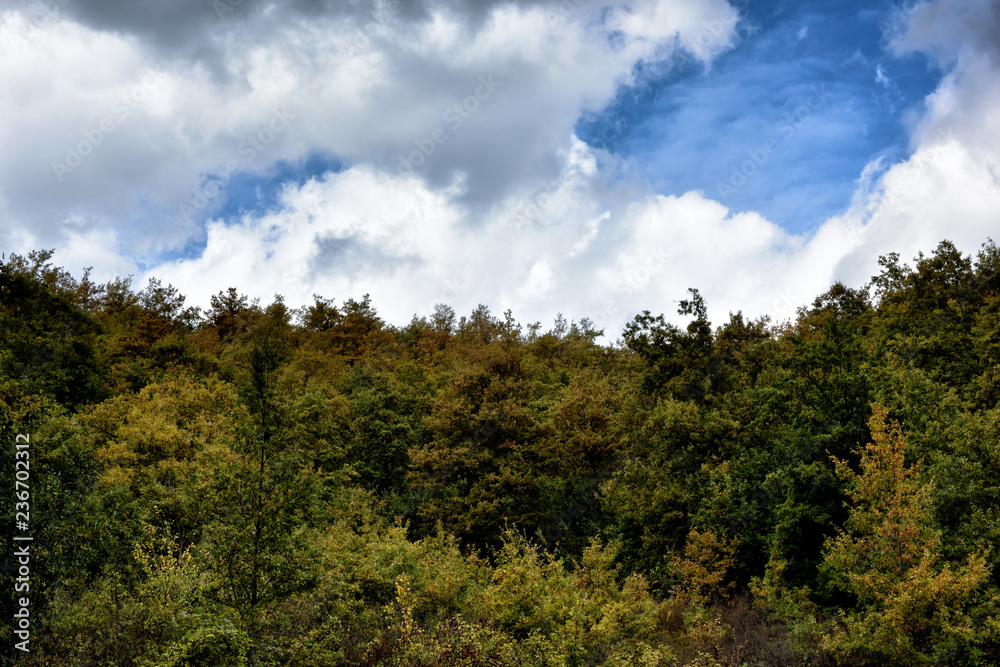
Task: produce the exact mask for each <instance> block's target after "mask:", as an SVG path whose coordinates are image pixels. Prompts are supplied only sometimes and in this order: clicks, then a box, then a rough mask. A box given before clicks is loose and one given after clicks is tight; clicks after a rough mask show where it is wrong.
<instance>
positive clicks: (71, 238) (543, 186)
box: [0, 0, 1000, 341]
mask: <svg viewBox="0 0 1000 667" xmlns="http://www.w3.org/2000/svg"><path fill="white" fill-rule="evenodd" d="M4 7H5V8H4V9H0V148H2V150H0V249H2V250H3V252H5V253H11V252H16V253H21V254H24V253H27V252H28V251H30V250H33V249H54V250H55V253H56V254H55V257H54V260H55V262H56V263H57V264H59V265H61V266H64V267H65V268H67V269H68V270H70V271H71V272H72V273H74V274H75V275H77V276H79V275H81V274H82V271H83V269H84V267H93V271H92V278H93V279H97V280H110V279H112V278H114V277H116V276H127V275H130V276H132V277H133V285H134V286H135V287H136V288H137V289H138V288H141V287H142V286H143V285H144V284H145V283H146V282H147V281H148V280H149V279H150V278H151V277H157V278H159V279H161V280H162V281H163V283H164V284H167V283H169V284H172V285H173V286H175V287H177V288H178V289H179V290H180V291H181V292H182V293H183V294H185V295H186V296H187V299H188V304H189V305H199V306H203V307H205V306H207V305H208V302H209V299H210V297H211V295H212V294H214V293H217V292H219V291H222V290H225V289H226V288H228V287H236V288H237V289H238V290H239V291H240V292H241V293H245V294H247V295H249V296H251V297H253V298H259V299H260V300H261V303H262V304H267V303H270V302H271V301H272V300H273V299H274V298H275V295H279V294H280V295H281V296H282V297H283V298H284V299H285V302H286V303H287V304H289V305H290V306H293V307H296V306H301V305H305V304H307V303H311V302H312V299H313V295H321V296H323V297H326V298H333V299H336V300H338V301H343V300H346V299H348V298H354V299H360V298H361V297H362V296H363V295H365V294H370V295H371V300H372V304H373V305H374V306H375V308H376V309H377V310H378V312H379V314H380V315H381V316H382V317H383V318H384V319H385V320H387V321H388V322H390V323H392V324H396V325H405V324H406V323H408V322H409V321H410V320H411V318H413V317H414V316H417V317H423V316H429V315H430V314H431V313H432V312H433V309H434V306H435V304H438V303H444V304H447V305H450V306H451V307H453V308H454V309H455V310H456V311H457V312H458V313H459V314H460V315H461V314H468V313H470V312H471V311H472V310H473V309H474V308H475V307H476V306H477V305H478V304H485V305H487V306H488V307H489V308H490V309H491V310H492V311H493V312H494V313H497V314H499V313H502V312H504V311H506V310H508V309H510V310H511V311H512V312H513V315H514V317H515V318H517V319H518V320H519V321H520V322H522V323H529V322H534V321H540V322H542V324H543V325H544V326H547V325H549V324H550V323H552V322H553V320H554V319H555V317H556V316H557V314H560V313H561V314H563V315H564V316H565V317H566V318H567V319H571V320H576V321H579V320H581V319H582V318H589V319H590V320H591V321H592V322H594V323H595V324H596V325H597V327H598V328H602V329H604V330H605V332H606V336H605V338H606V340H608V341H613V340H614V339H615V338H616V337H617V336H618V334H620V332H621V329H622V327H623V326H624V324H625V323H627V322H628V321H630V320H631V319H632V318H633V317H634V316H635V315H636V314H638V313H639V312H641V311H643V310H650V311H652V312H653V313H664V314H666V315H667V317H668V318H669V319H671V320H673V321H679V319H678V317H677V315H676V309H677V304H678V302H679V301H680V300H682V299H684V298H686V296H687V289H688V288H697V289H699V290H700V291H701V293H702V295H703V296H704V297H705V300H706V302H707V304H708V310H709V315H710V317H711V319H712V320H713V322H715V323H716V324H722V323H724V322H725V321H726V320H727V319H728V317H729V315H730V313H733V312H736V311H742V312H743V314H744V315H745V316H746V317H751V318H757V317H763V316H768V317H770V318H771V320H772V321H775V322H780V321H783V320H785V319H788V318H794V316H795V312H796V309H797V308H798V307H800V306H803V305H807V304H809V303H811V301H812V300H813V299H814V298H815V297H816V296H818V295H819V294H821V293H823V292H825V291H826V290H827V289H828V288H829V287H830V285H831V284H832V283H833V282H835V281H838V280H839V281H842V282H844V283H846V284H848V285H850V286H854V287H861V286H863V285H864V284H866V283H867V282H868V281H869V280H870V279H871V277H872V276H873V275H875V274H876V273H877V272H878V263H877V261H878V257H879V255H884V254H887V253H890V252H898V253H899V254H900V256H901V257H902V258H903V259H904V260H909V259H910V258H913V257H914V256H916V255H917V253H919V252H923V253H925V254H929V253H931V252H933V250H934V248H935V247H936V246H937V244H938V243H939V242H940V241H942V240H944V239H948V240H951V241H952V242H954V243H955V244H956V245H957V246H958V247H959V249H961V250H962V251H963V252H965V253H967V254H972V255H975V253H976V252H977V251H978V249H979V248H980V246H981V244H982V243H983V242H985V241H986V240H987V239H988V238H990V237H997V236H998V233H997V231H998V228H1000V3H998V2H996V1H995V0H923V1H921V2H915V3H914V2H893V1H891V0H866V1H864V2H861V1H859V0H843V1H840V2H832V1H830V0H825V1H821V0H798V1H796V0H730V1H728V2H727V1H726V0H633V1H631V2H609V1H604V0H515V1H507V2H494V1H490V0H486V1H477V2H458V1H457V0H339V1H336V2H334V1H332V0H288V1H286V2H280V3H274V2H268V1H267V0H177V1H175V2H171V3H152V2H148V3H147V2H143V3H135V2H128V1H127V0H42V1H36V0H7V2H6V3H5V4H4Z"/></svg>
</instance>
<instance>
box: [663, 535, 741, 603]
mask: <svg viewBox="0 0 1000 667" xmlns="http://www.w3.org/2000/svg"><path fill="white" fill-rule="evenodd" d="M735 551H736V543H735V542H733V541H731V540H727V539H725V538H721V537H718V536H717V535H716V534H715V533H713V532H711V531H704V532H699V531H698V529H697V528H694V527H692V528H691V530H690V531H689V532H688V537H687V542H686V543H685V545H684V556H683V557H681V556H674V558H673V560H672V561H671V570H673V573H674V574H675V575H677V576H678V578H679V579H680V584H679V586H678V589H679V593H680V594H681V595H683V596H686V597H688V598H690V599H691V600H692V601H693V602H695V603H696V604H702V603H705V602H707V601H708V600H709V599H710V598H712V597H722V598H724V597H725V596H726V595H727V593H728V592H729V591H730V590H731V589H732V587H733V584H732V583H730V584H729V585H728V586H722V585H721V584H722V582H723V581H724V580H725V577H726V573H727V572H728V571H729V569H730V568H731V567H732V566H733V564H734V562H735V561H734V558H733V554H734V553H735Z"/></svg>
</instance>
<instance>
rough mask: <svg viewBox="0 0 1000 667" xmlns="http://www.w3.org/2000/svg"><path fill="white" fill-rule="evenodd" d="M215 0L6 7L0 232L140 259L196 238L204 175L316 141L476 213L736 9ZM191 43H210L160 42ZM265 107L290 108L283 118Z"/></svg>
mask: <svg viewBox="0 0 1000 667" xmlns="http://www.w3.org/2000/svg"><path fill="white" fill-rule="evenodd" d="M227 1H229V2H230V4H231V5H233V6H236V5H238V7H236V11H235V12H234V13H233V14H232V15H231V16H230V14H229V13H226V14H225V17H224V18H225V19H226V20H230V19H231V20H232V21H233V22H232V23H222V24H220V23H218V21H220V20H221V19H220V18H219V17H218V16H215V15H213V14H211V13H210V10H209V8H210V7H211V4H210V3H204V2H198V3H196V4H197V5H198V6H197V8H196V7H195V6H194V5H191V6H187V5H190V4H191V3H178V4H177V5H176V6H175V5H170V6H169V7H168V6H167V5H163V6H162V7H161V6H157V7H153V6H152V5H148V3H139V4H136V3H118V2H96V1H93V2H89V1H86V0H79V1H77V0H74V2H64V3H59V2H58V1H57V0H53V2H51V3H50V5H51V6H52V7H54V8H55V9H54V10H53V12H52V14H51V15H47V16H46V17H45V18H44V20H36V19H35V18H34V15H33V14H32V11H29V10H28V9H26V8H27V7H29V5H27V4H23V3H18V4H16V5H15V8H14V9H9V10H6V11H5V12H4V14H3V16H2V19H3V22H2V24H0V78H2V80H3V81H4V82H5V87H6V88H7V90H9V91H10V92H11V94H10V95H8V96H5V97H4V98H3V99H0V112H2V114H3V117H4V118H5V123H4V125H3V129H2V130H0V132H2V133H3V136H2V138H3V139H4V145H5V147H6V148H7V149H8V150H7V151H6V152H5V154H4V155H3V156H2V157H0V183H3V184H4V185H3V195H4V196H5V197H6V199H7V210H8V215H9V222H8V224H7V225H6V226H5V229H4V231H3V238H2V239H0V240H2V241H4V242H5V243H10V242H12V241H13V239H14V238H15V237H17V238H21V237H22V236H23V235H24V230H30V235H31V236H32V237H33V238H34V239H36V240H38V241H39V242H41V241H43V240H44V242H46V243H50V244H56V245H60V246H61V245H63V244H64V242H66V241H67V240H68V236H67V234H68V232H67V228H66V220H67V219H69V218H70V217H73V218H75V219H76V220H78V221H79V223H78V224H81V225H83V226H84V227H85V228H86V229H90V230H96V229H107V228H113V229H115V230H116V232H117V233H116V237H117V239H118V243H119V244H120V248H121V251H122V252H123V253H125V254H128V255H130V256H133V257H136V258H137V259H138V261H140V263H149V262H155V261H156V260H157V258H159V257H163V256H165V255H169V254H170V252H171V251H177V250H179V249H181V248H185V247H190V246H191V244H195V245H197V244H200V243H204V241H205V239H206V238H207V230H206V229H205V228H204V227H203V226H202V223H203V222H204V219H205V218H207V217H208V216H209V215H210V214H211V213H212V211H213V210H218V208H219V207H220V206H221V204H222V203H223V202H224V200H225V193H224V192H223V193H222V194H221V195H220V194H219V193H218V192H216V191H215V189H216V188H217V187H218V184H220V183H221V184H222V187H223V189H224V185H225V182H226V181H227V180H228V178H229V177H231V176H232V175H233V174H236V173H254V172H263V171H266V170H267V169H268V168H269V167H270V166H271V165H274V164H275V163H277V162H279V161H282V160H285V161H295V160H299V159H302V158H303V157H304V156H307V155H309V154H311V153H316V152H321V153H325V154H330V155H334V156H337V157H339V158H341V159H343V160H345V161H347V162H348V163H350V164H371V165H375V166H376V167H377V168H379V169H381V170H383V171H386V172H394V173H396V174H399V175H415V176H417V177H418V178H420V179H423V180H425V181H426V182H428V183H429V184H430V185H431V186H432V187H433V188H445V187H448V186H449V185H450V183H451V182H452V181H453V180H454V179H455V178H456V177H458V176H460V177H461V178H462V179H463V181H464V190H463V192H462V197H463V199H464V203H465V205H467V206H471V207H475V208H476V209H477V210H478V211H479V212H480V213H484V212H485V211H487V210H489V209H490V208H491V207H493V206H494V204H495V203H496V202H497V201H499V200H501V199H503V198H504V197H505V196H506V195H508V194H510V193H511V192H513V191H516V190H518V189H523V188H525V187H527V186H529V185H530V184H533V183H535V182H538V181H543V180H546V179H552V178H554V177H556V176H557V174H558V172H559V169H560V168H561V167H560V163H559V159H558V157H557V154H558V152H559V151H560V150H565V149H567V148H568V147H569V145H570V137H571V134H572V127H573V124H574V123H575V122H576V120H577V118H578V117H579V115H580V113H581V111H582V110H584V109H596V108H601V107H602V106H603V105H605V104H606V103H607V102H608V101H609V100H610V99H611V98H612V96H613V95H614V94H615V92H616V91H617V90H618V87H619V86H621V85H625V84H627V83H628V81H629V80H630V77H631V76H632V72H633V68H634V66H635V65H636V64H637V63H638V62H640V61H642V60H643V59H654V58H655V59H660V60H662V59H664V58H669V57H670V54H671V53H672V52H673V51H674V50H676V49H680V48H684V45H685V44H687V45H689V46H690V47H691V48H698V49H700V51H699V52H700V53H705V54H707V53H710V52H713V53H714V52H716V51H718V50H719V49H720V48H722V45H724V44H726V43H728V40H730V39H731V31H732V27H733V26H732V24H733V23H734V21H735V18H734V17H735V15H733V18H730V19H727V20H726V22H720V19H719V16H720V15H721V14H722V13H723V12H724V9H725V8H726V5H725V3H724V2H722V1H721V0H714V1H713V2H709V3H703V2H693V0H673V1H672V2H668V3H652V2H648V3H631V4H630V8H631V9H629V10H628V11H626V10H621V12H619V13H618V14H615V16H618V17H619V18H616V19H615V20H614V21H611V22H610V23H606V22H605V21H604V19H603V18H602V17H603V16H604V11H603V10H604V7H603V6H602V5H599V4H596V3H593V2H590V1H589V0H580V1H579V2H577V1H576V0H566V1H565V2H563V3H562V4H558V3H555V2H547V3H496V4H489V3H479V4H476V3H440V4H438V3H434V4H432V3H426V4H420V3H417V4H412V3H403V2H382V1H381V0H380V1H379V2H376V3H369V2H356V3H332V2H331V3H318V2H304V1H303V2H298V3H288V4H281V5H278V4H274V3H255V2H252V1H251V0H246V1H245V2H243V3H235V2H232V0H227ZM154 4H155V3H154ZM161 4H162V3H161ZM646 5H650V6H652V7H654V9H648V8H646ZM730 14H732V13H731V12H730ZM730 14H726V16H727V17H728V16H730ZM633 15H635V16H638V17H639V18H642V19H643V20H633V19H630V18H628V17H632V16H633ZM646 18H649V19H651V20H652V23H650V22H649V21H646V20H645V19H646ZM709 28H710V29H709ZM187 41H189V42H191V44H200V45H202V47H204V48H209V47H211V48H212V49H215V50H216V51H217V52H218V58H217V59H216V60H213V59H212V58H209V57H207V56H205V57H199V55H198V53H199V52H198V50H197V49H196V48H195V47H194V46H191V47H190V48H189V49H188V51H189V52H184V53H180V52H175V51H176V50H173V51H172V50H171V49H168V48H166V47H167V46H170V45H175V46H177V48H178V49H179V48H181V46H182V44H181V43H182V42H185V43H186V42H187ZM171 48H172V47H171ZM185 48H188V47H185ZM164 49H166V50H164ZM218 71H222V72H223V73H224V76H218ZM275 113H284V114H285V115H286V116H288V117H291V118H293V119H294V120H293V121H292V122H291V123H289V124H287V126H286V127H283V128H282V131H281V132H280V133H279V132H272V131H269V130H268V125H269V124H270V123H271V122H272V120H273V116H274V114H275ZM255 138H256V139H257V140H258V141H257V142H256V143H255V142H254V139H255ZM264 139H267V140H268V141H264ZM248 142H249V145H248ZM213 183H214V184H215V185H213ZM206 188H207V189H206ZM206 201H207V205H206ZM199 204H201V205H200V206H199ZM192 208H193V209H194V210H195V211H196V214H195V215H193V216H192V215H189V214H190V213H191V210H192ZM15 230H16V231H15Z"/></svg>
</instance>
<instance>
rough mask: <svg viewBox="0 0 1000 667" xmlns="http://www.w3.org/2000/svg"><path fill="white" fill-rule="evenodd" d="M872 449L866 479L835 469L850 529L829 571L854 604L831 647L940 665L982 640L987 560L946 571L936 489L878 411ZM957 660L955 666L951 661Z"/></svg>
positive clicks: (863, 471)
mask: <svg viewBox="0 0 1000 667" xmlns="http://www.w3.org/2000/svg"><path fill="white" fill-rule="evenodd" d="M869 427H870V429H871V433H872V442H871V443H870V444H868V445H867V447H866V448H865V451H864V453H863V454H862V456H861V463H860V471H859V472H855V471H853V470H852V469H851V468H850V467H849V466H848V464H847V463H846V462H844V461H841V460H839V459H835V463H836V466H837V473H838V475H840V476H841V477H842V478H843V479H844V480H845V482H846V484H847V490H846V493H847V495H848V497H849V498H850V499H851V508H850V515H849V516H848V519H847V523H846V524H845V526H844V530H842V531H841V532H840V533H839V534H838V535H837V536H836V537H835V538H833V539H831V540H830V541H829V543H828V545H827V553H826V557H825V561H824V566H825V568H826V570H827V572H828V573H829V576H831V577H832V579H833V580H834V582H835V585H837V586H839V587H841V588H843V589H844V590H845V591H847V592H848V593H850V594H851V595H853V596H854V597H855V598H856V600H857V605H856V607H855V608H854V609H851V610H849V611H846V612H845V613H844V614H843V616H842V622H843V629H842V630H838V631H836V632H835V633H834V634H833V635H832V637H831V639H830V647H831V648H832V649H833V650H835V651H836V652H837V653H840V654H842V655H844V656H857V657H860V658H862V659H864V660H866V661H871V662H872V663H874V662H879V663H881V664H885V662H886V661H889V664H895V665H920V664H940V661H941V660H942V659H944V658H945V657H946V656H955V655H956V652H958V655H964V656H965V658H964V660H965V661H966V662H964V664H970V663H971V662H972V660H973V658H974V657H975V652H974V651H972V650H970V647H973V648H974V647H975V645H976V643H977V642H979V641H981V640H982V639H983V637H982V632H983V628H982V625H981V623H977V622H976V620H975V619H974V618H973V617H972V616H971V615H970V614H969V611H970V605H971V603H972V602H974V601H975V600H974V599H975V594H976V592H977V589H979V587H980V586H981V585H982V584H983V583H984V582H985V581H986V579H987V577H988V576H989V572H988V569H987V567H986V563H985V560H984V559H983V557H982V555H980V554H973V555H971V556H969V558H968V560H967V562H965V563H964V564H962V565H960V566H957V567H955V566H952V565H951V564H948V563H943V564H942V563H940V562H939V561H940V555H941V538H940V533H939V532H938V530H937V529H936V528H935V526H934V520H933V509H932V506H931V503H930V498H931V493H932V487H933V483H932V482H930V481H925V480H924V479H922V477H921V469H920V467H919V465H914V466H909V467H907V466H906V465H905V461H904V458H905V453H906V438H905V436H904V435H903V433H902V430H901V428H900V426H899V425H898V424H897V423H895V422H892V423H887V411H886V409H885V408H883V407H881V406H875V408H874V409H873V411H872V418H871V421H870V422H869ZM952 659H954V658H952Z"/></svg>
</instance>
